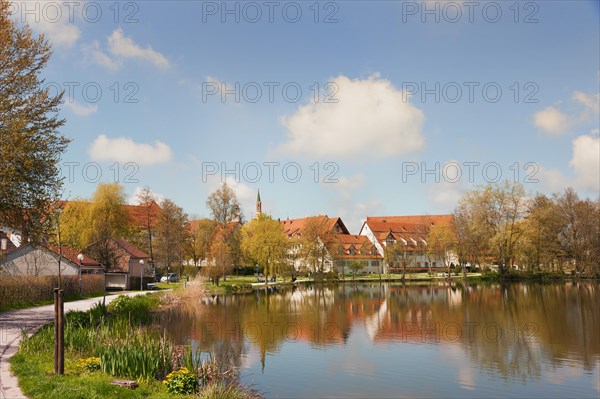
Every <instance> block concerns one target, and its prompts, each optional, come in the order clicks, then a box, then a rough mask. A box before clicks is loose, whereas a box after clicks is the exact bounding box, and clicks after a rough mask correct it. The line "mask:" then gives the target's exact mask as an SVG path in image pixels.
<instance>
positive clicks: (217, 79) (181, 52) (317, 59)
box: [13, 1, 600, 233]
mask: <svg viewBox="0 0 600 399" xmlns="http://www.w3.org/2000/svg"><path fill="white" fill-rule="evenodd" d="M69 4H71V5H69ZM69 4H67V3H63V2H56V1H43V2H16V3H14V4H13V11H14V15H15V18H18V19H21V20H22V19H26V20H27V21H29V22H30V23H31V24H32V26H33V29H34V31H36V32H45V33H46V35H47V37H48V39H49V40H50V41H51V42H52V43H53V46H54V57H53V58H52V60H51V61H50V63H49V66H48V68H47V69H46V71H44V77H45V78H46V81H47V83H48V84H50V85H53V89H55V88H58V87H62V88H63V89H66V90H67V93H66V98H65V104H64V106H63V108H62V111H61V115H62V116H64V117H65V118H66V119H67V123H66V125H65V127H64V128H63V133H64V134H66V135H67V136H69V137H71V138H73V142H72V144H71V145H70V147H69V150H68V151H67V153H66V154H65V156H64V159H63V161H62V166H63V173H64V175H65V176H66V177H67V181H66V184H65V197H68V198H75V197H88V196H90V195H91V193H93V191H94V190H95V187H96V183H97V180H99V181H104V182H112V181H118V182H120V183H122V184H123V185H124V187H125V189H126V191H127V193H128V195H129V196H130V197H133V196H134V195H135V192H136V190H138V189H139V187H142V186H148V187H150V188H151V189H152V190H153V191H154V192H155V193H157V194H158V195H160V196H162V197H167V198H170V199H172V200H174V201H175V202H176V203H178V204H179V205H180V206H182V207H183V208H184V209H185V211H186V212H188V213H189V214H198V215H200V216H208V211H207V209H206V207H205V201H206V197H207V195H208V194H209V193H210V192H212V191H213V190H214V189H215V188H216V187H217V186H218V185H219V184H220V182H221V181H222V179H223V178H227V179H228V181H229V182H230V183H231V184H232V186H233V187H234V189H235V190H236V191H237V192H238V195H239V197H240V199H241V201H242V204H243V206H244V209H245V211H246V215H247V216H249V217H251V216H252V210H253V202H254V199H255V197H256V190H258V189H260V190H261V196H262V199H263V210H264V211H267V212H269V213H271V214H272V215H273V216H274V217H280V218H286V217H290V218H292V217H303V216H307V215H314V214H323V213H327V214H328V215H330V216H334V215H336V216H341V217H343V218H344V220H345V222H346V224H347V225H348V226H349V227H350V229H351V230H352V232H355V233H357V232H358V231H357V230H358V228H359V227H360V224H361V219H364V218H365V217H366V216H367V215H383V214H418V213H429V214H434V213H445V212H451V211H452V209H453V208H454V206H455V205H456V201H457V200H458V198H460V196H461V195H462V194H463V193H464V192H465V191H466V190H469V189H471V188H472V187H473V186H474V185H476V184H482V183H485V182H486V181H494V180H495V179H496V178H497V175H498V172H501V173H502V179H504V178H508V179H511V180H518V181H520V182H522V183H524V184H525V187H526V189H527V190H528V191H530V192H532V193H533V192H536V191H541V192H546V193H551V192H555V191H560V190H562V189H563V188H565V187H567V186H573V187H575V188H576V190H577V191H578V192H579V193H580V195H582V196H588V197H592V198H597V197H598V192H599V185H600V175H599V172H598V170H599V169H600V165H599V157H600V142H599V139H598V129H599V110H598V108H599V105H598V92H599V83H600V61H599V60H600V26H599V21H600V6H599V5H598V4H599V3H598V1H568V2H567V1H539V2H512V1H499V2H478V1H476V2H460V1H457V2H451V1H450V2H449V1H425V2H406V1H404V2H403V1H369V2H367V1H343V2H342V1H339V2H327V1H324V2H314V1H308V2H302V1H298V2H278V1H274V2H271V3H269V2H261V1H259V2H236V1H229V2H226V3H224V2H202V1H169V2H167V1H131V2H120V3H114V2H90V1H87V2H78V1H76V2H73V3H69ZM69 7H71V8H70V9H69ZM59 10H60V11H59ZM259 10H260V14H258V11H259ZM98 11H101V14H99V13H98ZM229 11H230V12H229ZM270 12H271V14H270ZM298 12H301V15H300V14H298ZM294 20H297V21H296V22H294ZM69 87H72V88H73V90H72V96H69V94H71V93H69V91H68V89H69ZM284 87H285V90H284ZM257 88H259V89H260V92H259V91H258V90H257ZM270 90H272V92H270ZM100 91H101V93H100ZM300 92H301V94H300ZM297 94H299V95H297ZM270 95H271V98H270ZM69 162H73V163H72V164H65V163H69ZM236 163H238V164H239V169H238V171H235V169H236ZM69 165H71V166H70V167H69ZM438 165H439V166H438ZM444 165H446V167H444ZM69 168H71V169H69ZM459 168H460V171H461V175H460V176H458V175H457V174H456V171H457V170H459ZM223 169H227V170H230V171H231V172H229V173H226V175H225V176H222V173H221V172H223ZM424 170H430V171H431V172H429V173H424ZM517 170H518V171H519V173H518V175H517V174H516V173H515V172H516V171H517ZM84 171H85V173H84ZM98 171H100V172H101V173H102V177H101V178H96V175H97V172H98ZM117 171H118V173H116V172H117ZM257 171H260V172H261V175H260V176H259V177H257V175H256V172H257ZM269 171H272V172H273V176H272V178H271V179H270V178H269ZM298 171H300V172H301V173H302V176H301V177H297V173H298ZM317 171H318V176H317V173H316V172H317ZM469 171H471V172H472V173H473V176H472V178H470V176H469ZM527 175H529V177H530V179H528V180H526V179H527ZM328 176H329V179H327V177H328ZM236 180H237V181H236ZM296 180H298V181H296ZM315 180H316V181H315ZM324 180H328V181H329V182H324ZM436 180H438V181H436ZM531 180H537V181H538V182H537V183H534V182H532V181H531Z"/></svg>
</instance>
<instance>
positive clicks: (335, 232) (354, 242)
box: [280, 215, 383, 273]
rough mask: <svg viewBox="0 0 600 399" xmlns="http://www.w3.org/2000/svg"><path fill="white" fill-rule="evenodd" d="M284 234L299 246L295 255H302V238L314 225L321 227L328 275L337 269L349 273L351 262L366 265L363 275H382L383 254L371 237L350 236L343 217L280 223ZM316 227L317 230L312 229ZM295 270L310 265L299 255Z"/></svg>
mask: <svg viewBox="0 0 600 399" xmlns="http://www.w3.org/2000/svg"><path fill="white" fill-rule="evenodd" d="M280 222H281V223H282V225H283V231H284V234H285V235H287V237H288V238H289V239H291V240H295V241H296V242H297V245H296V246H294V247H293V249H292V250H291V252H292V254H291V255H298V254H299V253H300V252H301V247H300V246H301V245H302V237H303V234H304V233H305V230H306V229H307V228H308V226H309V224H310V223H317V224H318V225H320V226H321V228H320V230H321V238H320V245H321V246H322V249H324V250H325V251H326V255H325V260H324V267H323V270H324V271H325V272H328V271H331V270H337V271H340V272H344V273H348V272H349V266H350V264H351V262H360V263H361V264H362V265H363V269H362V270H361V273H379V272H381V267H382V262H383V255H382V253H381V252H379V250H378V249H377V247H376V246H375V245H373V243H372V242H371V241H370V240H369V239H368V237H365V236H361V235H353V234H350V231H349V230H348V228H347V227H346V225H345V224H344V222H343V221H342V219H341V218H339V217H331V218H330V217H329V216H327V215H318V216H313V217H305V218H299V219H287V220H283V221H280ZM310 228H313V227H310ZM291 257H292V258H293V259H294V267H295V268H296V269H297V270H298V269H301V268H303V267H304V266H306V261H305V260H304V259H301V258H299V256H291Z"/></svg>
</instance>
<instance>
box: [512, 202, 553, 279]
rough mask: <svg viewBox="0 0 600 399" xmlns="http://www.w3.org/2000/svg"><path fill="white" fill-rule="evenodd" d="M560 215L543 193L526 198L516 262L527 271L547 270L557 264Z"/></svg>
mask: <svg viewBox="0 0 600 399" xmlns="http://www.w3.org/2000/svg"><path fill="white" fill-rule="evenodd" d="M563 224H564V222H563V218H562V215H561V211H560V209H558V207H557V205H556V203H555V202H554V201H553V200H552V199H550V198H548V197H547V196H545V195H543V194H538V195H536V196H535V197H534V198H533V199H532V200H531V201H530V202H529V206H528V210H527V216H526V217H525V220H524V221H523V226H522V228H523V239H522V240H520V241H521V246H520V251H519V252H520V258H521V260H520V262H521V263H522V264H523V265H524V266H525V267H527V268H528V269H529V270H531V271H537V270H540V269H545V270H551V269H553V268H554V266H557V262H558V260H559V259H560V258H561V257H563V256H562V255H563V254H562V253H561V247H560V241H559V234H560V230H561V228H562V226H563Z"/></svg>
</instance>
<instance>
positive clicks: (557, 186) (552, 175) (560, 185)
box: [531, 165, 569, 193]
mask: <svg viewBox="0 0 600 399" xmlns="http://www.w3.org/2000/svg"><path fill="white" fill-rule="evenodd" d="M538 167H539V169H538V171H537V173H536V174H535V175H534V176H531V178H532V179H537V180H538V181H539V183H540V184H541V186H542V187H544V188H545V189H546V190H548V191H550V192H553V193H556V192H559V191H563V190H564V189H565V187H567V186H568V185H569V183H568V182H567V179H566V177H565V175H564V174H563V172H562V171H560V170H559V169H546V168H544V167H543V166H541V165H538Z"/></svg>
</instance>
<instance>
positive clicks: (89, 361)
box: [77, 357, 100, 372]
mask: <svg viewBox="0 0 600 399" xmlns="http://www.w3.org/2000/svg"><path fill="white" fill-rule="evenodd" d="M77 367H78V368H80V369H83V370H86V371H89V372H94V371H100V358H99V357H88V358H85V359H79V361H78V362H77Z"/></svg>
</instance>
